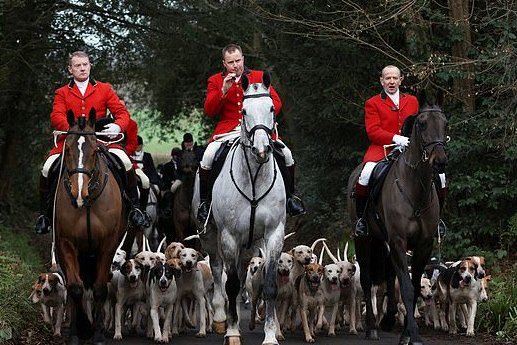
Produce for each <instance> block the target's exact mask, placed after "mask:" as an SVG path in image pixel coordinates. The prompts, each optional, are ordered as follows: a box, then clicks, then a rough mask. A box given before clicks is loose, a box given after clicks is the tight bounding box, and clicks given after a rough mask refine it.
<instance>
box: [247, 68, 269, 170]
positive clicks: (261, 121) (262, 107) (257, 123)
mask: <svg viewBox="0 0 517 345" xmlns="http://www.w3.org/2000/svg"><path fill="white" fill-rule="evenodd" d="M270 85H271V79H270V76H269V73H267V72H264V75H263V77H262V83H255V84H251V85H250V84H249V80H248V78H247V77H246V75H242V88H243V90H244V101H243V104H242V131H241V132H242V134H241V140H242V143H243V145H244V146H245V147H251V152H252V154H253V155H254V156H255V159H256V160H257V162H258V163H264V162H266V161H267V160H268V159H269V154H270V153H271V152H272V151H273V146H272V140H271V135H272V134H273V130H274V126H275V112H274V110H275V109H274V107H273V99H272V98H271V94H270V92H269V86H270Z"/></svg>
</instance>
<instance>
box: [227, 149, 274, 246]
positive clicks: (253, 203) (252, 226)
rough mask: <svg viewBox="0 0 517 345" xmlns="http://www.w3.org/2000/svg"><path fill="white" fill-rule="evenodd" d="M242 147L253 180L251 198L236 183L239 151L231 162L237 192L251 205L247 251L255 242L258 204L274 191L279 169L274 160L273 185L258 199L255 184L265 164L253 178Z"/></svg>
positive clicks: (260, 166)
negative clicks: (235, 165)
mask: <svg viewBox="0 0 517 345" xmlns="http://www.w3.org/2000/svg"><path fill="white" fill-rule="evenodd" d="M241 147H242V152H243V153H244V158H245V159H246V166H247V168H248V173H249V176H250V180H251V198H250V197H249V196H247V195H246V193H244V191H243V190H242V189H241V188H239V186H238V185H237V181H235V176H234V175H233V161H234V158H235V152H236V151H237V149H234V150H233V153H232V160H231V161H230V176H231V178H232V182H233V185H234V186H235V188H237V191H238V192H239V193H240V194H241V195H242V196H243V197H244V198H245V199H246V200H248V202H249V203H250V205H251V211H250V212H251V213H250V228H249V234H248V243H247V244H246V249H250V248H251V242H252V240H253V232H254V229H255V213H256V211H257V206H258V203H259V201H260V200H262V199H264V197H265V196H266V195H268V194H269V192H270V191H271V189H273V186H274V185H275V181H276V176H277V169H276V161H275V160H274V159H273V172H274V173H273V181H271V185H270V186H269V188H268V189H267V190H266V191H265V192H264V194H262V196H261V197H259V198H257V196H256V188H255V183H256V182H257V177H258V173H259V172H260V169H261V168H262V166H263V165H264V163H260V164H259V167H258V169H257V171H256V172H255V176H253V173H252V171H251V166H250V162H249V158H248V155H247V154H246V146H245V145H244V144H242V143H241Z"/></svg>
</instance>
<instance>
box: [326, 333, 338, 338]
mask: <svg viewBox="0 0 517 345" xmlns="http://www.w3.org/2000/svg"><path fill="white" fill-rule="evenodd" d="M327 335H328V336H329V337H335V336H336V333H335V332H329V333H328V334H327Z"/></svg>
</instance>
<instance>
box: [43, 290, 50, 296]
mask: <svg viewBox="0 0 517 345" xmlns="http://www.w3.org/2000/svg"><path fill="white" fill-rule="evenodd" d="M43 294H44V295H45V296H48V295H50V289H47V288H44V289H43Z"/></svg>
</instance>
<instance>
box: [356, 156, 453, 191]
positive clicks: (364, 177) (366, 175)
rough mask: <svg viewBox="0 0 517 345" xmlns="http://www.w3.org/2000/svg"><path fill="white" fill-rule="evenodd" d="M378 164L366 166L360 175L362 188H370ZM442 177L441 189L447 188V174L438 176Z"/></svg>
mask: <svg viewBox="0 0 517 345" xmlns="http://www.w3.org/2000/svg"><path fill="white" fill-rule="evenodd" d="M377 163H378V162H366V163H365V164H364V167H363V170H362V171H361V175H359V180H358V182H359V184H360V185H362V186H368V182H369V181H370V176H371V175H372V171H373V168H375V166H376V165H377ZM438 177H440V184H441V185H440V188H445V186H447V180H446V178H445V173H442V174H438Z"/></svg>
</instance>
